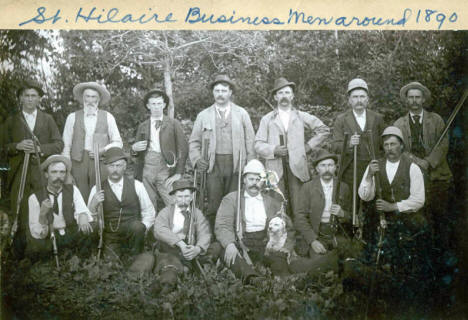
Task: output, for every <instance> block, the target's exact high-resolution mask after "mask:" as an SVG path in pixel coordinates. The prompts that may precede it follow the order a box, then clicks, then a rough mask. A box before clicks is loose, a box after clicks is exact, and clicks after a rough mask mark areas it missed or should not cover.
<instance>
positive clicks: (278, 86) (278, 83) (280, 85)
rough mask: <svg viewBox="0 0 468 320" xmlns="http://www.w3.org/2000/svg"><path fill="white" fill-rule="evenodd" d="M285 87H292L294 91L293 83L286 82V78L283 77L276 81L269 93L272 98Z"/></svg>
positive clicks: (294, 85)
mask: <svg viewBox="0 0 468 320" xmlns="http://www.w3.org/2000/svg"><path fill="white" fill-rule="evenodd" d="M287 86H290V87H292V89H293V91H294V90H296V84H295V83H294V82H292V81H288V80H286V78H283V77H281V78H278V79H276V80H275V84H274V85H273V89H271V91H270V92H271V95H272V96H273V95H274V94H275V93H276V91H278V90H279V89H281V88H284V87H287Z"/></svg>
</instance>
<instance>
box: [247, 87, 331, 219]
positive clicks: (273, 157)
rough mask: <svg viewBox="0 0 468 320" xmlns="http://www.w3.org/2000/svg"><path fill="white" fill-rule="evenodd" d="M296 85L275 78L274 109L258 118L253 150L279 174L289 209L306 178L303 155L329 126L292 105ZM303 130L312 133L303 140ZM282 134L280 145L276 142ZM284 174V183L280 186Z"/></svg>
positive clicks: (312, 147) (324, 136)
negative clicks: (307, 139)
mask: <svg viewBox="0 0 468 320" xmlns="http://www.w3.org/2000/svg"><path fill="white" fill-rule="evenodd" d="M295 88H296V84H295V83H294V82H290V81H288V80H286V79H285V78H278V79H276V81H275V84H274V87H273V89H272V90H271V95H272V96H273V98H274V99H275V101H276V103H277V109H275V110H273V111H271V112H269V113H268V114H266V115H265V116H263V117H262V120H261V121H260V126H259V128H258V131H257V134H256V137H255V151H256V152H257V154H258V155H259V156H260V157H262V158H263V159H264V160H265V166H266V168H267V169H268V170H273V171H275V172H276V173H277V174H278V176H279V177H280V188H281V190H282V191H283V193H284V194H287V193H286V192H285V188H288V190H289V194H290V195H291V197H292V198H293V199H288V200H289V201H291V204H292V210H293V211H295V207H296V205H295V201H294V195H295V194H297V193H298V192H299V189H300V187H301V186H302V185H303V183H305V182H307V181H309V180H310V174H309V168H308V165H307V156H306V154H307V153H308V152H309V151H310V150H312V149H314V148H316V147H318V146H319V145H320V144H321V143H322V142H323V141H324V140H325V139H326V138H327V136H328V134H329V128H328V127H327V126H326V125H325V124H323V122H322V121H321V120H320V119H318V118H317V117H315V116H313V115H310V114H308V113H306V112H303V111H299V110H297V109H296V108H294V106H293V100H294V90H295ZM306 130H308V131H310V132H311V133H313V136H312V138H311V139H309V141H307V142H306V141H305V133H306ZM280 135H282V136H283V137H284V145H281V143H280ZM283 158H285V159H286V162H287V164H288V170H287V171H288V172H283V166H282V159H283ZM285 174H287V175H288V176H287V180H288V184H289V185H288V186H285V185H284V181H285V179H284V175H285ZM289 214H292V213H289Z"/></svg>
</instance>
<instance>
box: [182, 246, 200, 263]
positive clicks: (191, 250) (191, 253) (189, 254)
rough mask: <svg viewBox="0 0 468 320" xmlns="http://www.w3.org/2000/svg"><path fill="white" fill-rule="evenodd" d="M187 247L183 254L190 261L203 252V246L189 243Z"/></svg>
mask: <svg viewBox="0 0 468 320" xmlns="http://www.w3.org/2000/svg"><path fill="white" fill-rule="evenodd" d="M185 249H186V250H185V252H183V253H182V254H183V256H184V258H185V259H186V260H189V261H190V260H192V259H194V258H196V257H197V256H198V255H199V254H200V252H201V248H200V247H198V246H192V245H188V246H186V247H185Z"/></svg>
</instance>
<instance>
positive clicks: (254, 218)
mask: <svg viewBox="0 0 468 320" xmlns="http://www.w3.org/2000/svg"><path fill="white" fill-rule="evenodd" d="M244 197H245V231H246V232H256V231H262V230H265V226H266V220H267V215H266V211H265V205H264V204H263V197H262V195H261V194H260V193H259V194H258V195H257V196H256V197H251V196H250V195H249V194H248V193H247V191H244Z"/></svg>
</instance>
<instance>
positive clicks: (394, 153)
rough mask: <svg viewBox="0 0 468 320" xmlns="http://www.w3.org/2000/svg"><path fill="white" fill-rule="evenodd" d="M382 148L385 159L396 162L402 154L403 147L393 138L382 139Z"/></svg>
mask: <svg viewBox="0 0 468 320" xmlns="http://www.w3.org/2000/svg"><path fill="white" fill-rule="evenodd" d="M383 148H384V151H385V157H387V159H388V160H389V161H391V162H396V161H398V160H399V159H400V156H401V153H402V152H403V145H402V144H401V142H400V140H399V139H398V138H397V137H395V136H386V137H384V142H383Z"/></svg>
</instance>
